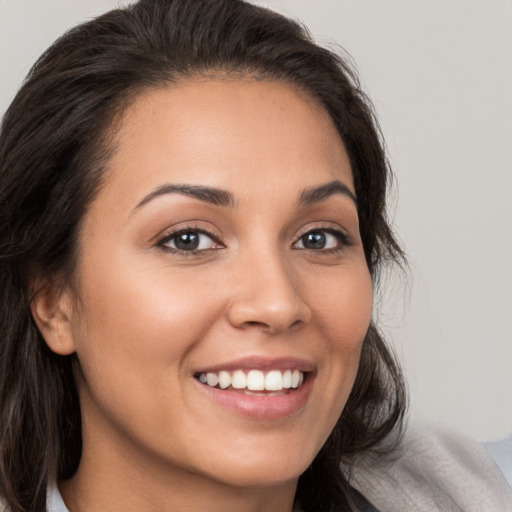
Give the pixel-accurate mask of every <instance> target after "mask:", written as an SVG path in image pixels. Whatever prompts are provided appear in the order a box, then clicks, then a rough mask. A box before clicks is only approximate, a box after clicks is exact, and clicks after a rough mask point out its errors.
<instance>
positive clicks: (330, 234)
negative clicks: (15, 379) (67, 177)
mask: <svg viewBox="0 0 512 512" xmlns="http://www.w3.org/2000/svg"><path fill="white" fill-rule="evenodd" d="M115 139H116V141H115V142H116V144H115V148H116V149H115V154H114V155H113V157H112V158H111V160H110V162H109V163H108V166H107V171H106V181H105V185H104V187H103V188H102V189H101V190H100V192H99V193H98V195H97V197H96V199H95V200H94V201H93V203H92V205H91V206H90V209H89V210H88V212H87V214H86V216H85V218H84V222H83V226H82V231H81V239H80V253H79V261H78V264H77V274H76V280H77V283H78V285H77V289H78V295H79V298H80V305H79V307H75V308H73V309H72V310H70V313H69V325H70V326H71V333H72V334H71V336H70V340H69V344H68V347H70V350H72V351H76V354H77V356H78V360H79V365H80V377H79V391H80V399H81V406H82V414H83V422H84V452H83V453H84V455H83V460H84V461H85V462H87V461H90V460H94V461H95V462H96V464H97V466H98V468H100V467H103V469H101V470H100V471H104V470H105V469H104V468H105V467H108V468H109V471H111V472H115V473H116V472H117V473H116V474H120V475H121V474H123V472H126V471H133V470H134V469H133V466H137V467H140V468H145V471H153V470H156V469H155V468H158V470H159V471H160V470H161V472H163V473H165V472H168V473H169V474H171V473H172V474H174V475H175V476H177V475H188V477H189V478H202V479H207V480H209V481H216V482H223V483H227V484H230V485H234V486H262V485H275V484H279V483H283V482H291V481H293V480H294V479H295V478H296V477H297V476H298V475H299V474H300V473H302V472H303V471H304V470H305V469H306V467H307V466H308V465H309V464H310V462H311V461H312V459H313V458H314V456H315V455H316V453H317V452H318V450H319V449H320V447H321V446H322V444H323V443H324V442H325V440H326V438H327V437H328V435H329V433H330V432H331V430H332V428H333V426H334V424H335V422H336V420H337V418H338V417H339V415H340V413H341V411H342V409H343V407H344V405H345V402H346V400H347V397H348V395H349V393H350V390H351V388H352V385H353V382H354V378H355V375H356V371H357V367H358V362H359V355H360V349H361V344H362V341H363V338H364V336H365V333H366V331H367V328H368V325H369V322H370V316H371V309H372V285H371V280H370V276H369V273H368V268H367V265H366V262H365V257H364V253H363V247H362V245H361V240H360V236H359V226H358V216H357V210H356V204H355V198H354V197H353V195H354V185H353V180H352V174H351V169H350V164H349V161H348V158H347V154H346V152H345V149H344V147H343V144H342V142H341V141H340V138H339V136H338V134H337V132H336V130H335V128H334V126H333V123H332V121H331V119H330V117H329V116H328V114H327V113H326V112H325V111H324V110H323V109H322V108H320V107H319V106H318V105H317V104H316V103H315V102H313V101H312V100H310V99H309V98H308V97H306V96H305V95H304V94H302V93H298V92H297V91H295V90H294V89H292V88H291V87H289V86H287V85H283V84H281V83H275V82H274V83H272V82H263V81H251V80H246V81H222V80H218V81H196V82H194V81H190V82H187V83H184V84H182V85H178V86H172V87H169V88H162V89H159V90H153V91H151V92H147V93H145V94H142V95H141V96H140V97H139V98H138V99H137V100H136V101H135V103H134V104H132V106H131V107H130V108H129V109H128V111H127V112H126V114H125V115H124V118H123V121H122V124H121V127H120V130H119V131H118V132H117V133H116V135H115ZM217 381H219V382H217ZM223 388H224V389H223ZM134 461H136V463H135V464H134ZM148 468H150V469H149V470H148ZM176 481H178V480H176Z"/></svg>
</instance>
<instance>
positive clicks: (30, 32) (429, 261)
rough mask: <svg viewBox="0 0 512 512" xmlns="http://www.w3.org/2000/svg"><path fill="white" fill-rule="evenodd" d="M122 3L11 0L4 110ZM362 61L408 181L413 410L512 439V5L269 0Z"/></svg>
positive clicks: (390, 299) (406, 309)
mask: <svg viewBox="0 0 512 512" xmlns="http://www.w3.org/2000/svg"><path fill="white" fill-rule="evenodd" d="M119 3H121V4H122V3H126V2H116V1H113V0H0V112H2V113H3V112H4V110H5V109H6V108H7V105H8V104H9V102H10V100H11V99H12V97H13V95H14V94H15V91H16V90H17V88H18V87H19V85H20V83H21V81H22V79H23V77H24V76H25V74H26V73H27V71H28V69H29V67H30V65H31V64H32V63H33V62H34V60H35V59H36V58H37V56H38V55H39V54H40V53H41V52H42V50H43V49H44V48H45V47H46V46H47V45H49V44H50V43H51V42H52V41H53V40H54V39H55V38H56V37H57V36H58V35H60V34H61V33H62V32H63V31H64V30H65V29H67V28H69V27H71V26H72V25H74V24H76V23H77V22H78V21H80V20H83V19H84V18H88V17H92V16H94V15H97V14H99V13H101V12H102V11H104V10H107V9H109V8H111V7H113V6H115V5H117V4H119ZM258 3H260V4H262V5H267V6H270V7H272V8H274V9H276V10H278V11H281V12H283V13H285V14H288V15H291V16H292V17H296V18H300V19H301V20H303V21H304V22H305V23H306V25H308V26H309V27H310V29H311V31H312V33H313V34H314V35H315V37H316V38H317V40H318V41H319V42H321V43H323V44H327V45H331V46H333V45H334V44H335V43H334V42H336V43H339V44H340V45H341V46H343V47H344V48H345V49H346V50H347V51H348V52H349V53H350V54H351V55H352V56H353V57H354V60H355V62H356V64H357V67H358V69H359V72H360V75H361V77H362V81H363V84H364V87H365V89H366V90H367V92H369V94H370V96H371V98H372V99H373V101H374V103H375V106H376V108H377V111H378V114H379V118H380V120H381V123H382V127H383V129H384V134H385V136H386V140H387V143H388V146H389V150H390V155H391V161H392V164H393V166H394V168H395V171H396V173H397V177H398V179H397V181H398V192H396V191H395V199H398V201H396V204H397V206H396V208H395V212H396V215H395V220H396V225H397V230H398V233H399V235H400V237H401V239H402V240H403V242H404V244H405V246H406V248H407V252H408V255H409V258H410V263H411V268H412V276H411V278H410V281H409V286H404V284H403V282H401V281H400V280H399V279H397V278H396V277H395V278H392V279H391V280H390V281H389V282H388V284H387V286H386V290H387V292H386V294H385V296H384V298H383V301H384V303H385V304H386V308H385V311H384V313H383V314H381V317H382V320H383V324H384V327H385V329H386V331H387V332H388V333H389V335H390V337H391V338H392V339H393V342H394V344H395V346H396V347H397V350H398V352H399V353H400V354H401V356H402V358H403V361H404V365H405V367H406V372H407V375H408V379H409V383H410V389H411V395H412V405H413V409H414V410H415V411H417V412H419V413H420V414H421V415H423V416H424V417H425V418H427V419H429V420H432V421H433V422H436V423H443V424H445V425H448V426H453V427H455V428H457V429H459V430H461V431H463V432H465V433H467V434H470V435H472V436H474V437H476V438H479V439H481V440H490V439H497V438H500V437H503V436H505V435H506V434H507V433H508V432H510V431H511V430H512V371H511V369H512V266H511V262H512V207H511V199H510V197H511V194H512V149H511V148H512V94H511V91H512V30H511V26H512V2H511V1H510V0H486V1H483V0H447V1H442V0H431V1H427V0H320V1H312V0H266V1H258Z"/></svg>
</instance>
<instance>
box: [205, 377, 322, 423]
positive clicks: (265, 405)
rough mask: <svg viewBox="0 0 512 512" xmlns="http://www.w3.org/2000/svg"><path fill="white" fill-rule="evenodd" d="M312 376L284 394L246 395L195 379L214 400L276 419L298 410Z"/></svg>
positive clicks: (247, 413)
mask: <svg viewBox="0 0 512 512" xmlns="http://www.w3.org/2000/svg"><path fill="white" fill-rule="evenodd" d="M313 380H314V376H313V375H312V374H309V375H308V377H307V379H305V380H304V383H303V384H302V385H301V386H300V388H297V389H295V390H293V391H290V392H289V393H285V394H284V395H264V394H261V395H246V394H244V393H243V392H239V391H228V390H223V389H219V388H212V387H211V386H208V385H206V384H202V383H200V382H199V381H196V382H197V384H198V386H200V387H201V389H202V390H203V391H204V392H205V393H206V394H207V395H208V397H209V398H211V399H212V400H213V401H214V402H217V403H218V404H220V405H222V406H224V407H226V408H228V409H231V410H232V411H234V412H236V413H238V414H241V415H243V416H249V417H253V418H261V419H276V418H284V417H286V416H290V415H292V414H294V413H296V412H298V411H300V410H301V409H302V408H303V407H304V406H305V405H306V402H307V400H308V397H309V394H310V392H311V387H312V383H313Z"/></svg>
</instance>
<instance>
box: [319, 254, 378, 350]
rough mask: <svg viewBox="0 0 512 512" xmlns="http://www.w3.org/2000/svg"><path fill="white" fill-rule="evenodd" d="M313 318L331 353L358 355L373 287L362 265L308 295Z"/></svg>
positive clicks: (367, 320)
mask: <svg viewBox="0 0 512 512" xmlns="http://www.w3.org/2000/svg"><path fill="white" fill-rule="evenodd" d="M311 295H312V300H311V303H312V304H314V312H315V314H314V316H315V318H316V321H317V322H318V325H319V326H320V328H321V329H322V331H323V332H324V337H325V339H326V340H328V344H329V347H330V349H331V350H333V351H336V352H338V351H339V352H340V353H345V354H346V355H347V356H348V355H350V354H359V351H360V348H361V345H362V342H363V339H364V337H365V335H366V332H367V330H368V327H369V324H370V320H371V316H372V307H373V287H372V282H371V277H370V274H369V272H368V269H367V267H366V265H363V264H360V265H357V266H354V267H352V268H351V269H350V271H347V272H343V273H340V276H339V277H338V279H336V276H334V278H331V279H330V280H329V281H327V282H326V283H325V286H324V287H323V288H322V289H321V290H316V291H315V292H312V294H311Z"/></svg>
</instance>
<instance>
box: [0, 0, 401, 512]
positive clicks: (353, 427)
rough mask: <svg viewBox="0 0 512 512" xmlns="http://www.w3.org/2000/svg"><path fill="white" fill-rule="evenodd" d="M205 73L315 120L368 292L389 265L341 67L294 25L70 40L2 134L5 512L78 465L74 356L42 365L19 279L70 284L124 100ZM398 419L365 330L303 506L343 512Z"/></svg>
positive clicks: (268, 15) (223, 18) (192, 4)
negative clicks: (320, 119) (336, 172)
mask: <svg viewBox="0 0 512 512" xmlns="http://www.w3.org/2000/svg"><path fill="white" fill-rule="evenodd" d="M219 73H221V74H231V73H233V74H235V75H236V76H240V75H242V76H243V75H252V76H256V77H258V78H261V79H269V80H279V81H283V82H286V83H288V84H291V85H293V86H294V87H297V88H299V89H301V90H303V91H305V92H306V93H307V94H309V95H310V96H311V97H313V98H315V99H316V101H317V102H318V103H319V104H320V105H322V106H323V107H324V108H325V109H326V111H327V112H328V113H329V114H330V116H331V118H332V120H333V121H334V123H335V125H336V127H337V129H338V132H339V134H340V137H341V139H342V141H343V143H344V145H345V147H346V150H347V153H348V155H349V158H350V162H351V166H352V172H353V176H354V184H355V191H356V195H357V198H358V214H359V219H360V229H361V236H362V240H363V245H364V250H365V255H366V261H367V263H368V267H369V269H370V273H371V275H372V278H373V280H374V283H377V280H378V276H379V272H380V271H381V270H382V268H383V267H384V266H385V265H387V264H388V263H391V262H399V263H400V262H403V253H402V251H401V249H400V247H399V245H398V243H397V242H396V239H395V238H394V236H393V233H392V231H391V229H390V227H389V223H388V221H387V218H386V208H385V207H386V190H387V187H388V185H389V180H390V177H391V174H390V170H389V166H388V162H387V160H386V155H385V151H384V146H383V142H382V138H381V135H380V131H379V128H378V124H377V122H376V119H375V117H374V114H373V111H372V108H371V105H370V103H369V101H368V99H367V98H366V96H365V95H364V93H363V92H362V91H361V88H360V86H359V83H358V80H357V77H356V76H355V74H354V72H353V71H352V70H351V68H350V66H349V65H348V64H347V59H343V58H341V57H340V56H337V55H336V54H334V53H332V52H331V51H328V50H326V49H323V48H321V47H319V46H317V45H316V44H315V43H314V42H313V41H312V39H311V38H310V36H309V34H308V33H307V31H306V30H305V29H304V28H303V27H301V26H300V25H299V24H297V23H296V22H294V21H291V20H289V19H287V18H285V17H283V16H281V15H278V14H276V13H274V12H272V11H269V10H266V9H263V8H260V7H256V6H254V5H251V4H249V3H246V2H243V1H240V0H194V1H192V0H141V1H139V2H138V3H136V4H135V5H133V6H130V7H127V8H124V9H117V10H113V11H110V12H108V13H106V14H104V15H103V16H100V17H98V18H96V19H94V20H92V21H89V22H88V23H85V24H83V25H80V26H78V27H76V28H74V29H72V30H71V31H69V32H68V33H67V34H65V35H64V36H63V37H62V38H60V39H59V40H58V41H57V42H56V43H54V44H53V45H52V46H51V47H50V48H49V49H48V50H47V51H46V52H45V53H44V54H43V55H42V57H41V58H40V59H39V60H38V62H37V63H36V64H35V66H34V67H33V68H32V70H31V71H30V74H29V75H28V77H27V80H26V82H25V83H24V85H23V86H22V88H21V89H20V91H19V92H18V94H17V96H16V97H15V99H14V101H13V102H12V104H11V105H10V107H9V109H8V110H7V112H6V114H5V116H4V119H3V123H2V127H1V133H0V180H1V181H0V290H2V297H1V300H0V495H1V496H2V497H3V499H4V501H5V504H6V505H7V506H8V507H9V509H10V510H12V511H14V512H21V511H26V510H29V511H44V510H45V509H46V504H45V500H46V487H47V485H48V483H49V482H50V483H51V482H52V481H54V480H55V479H63V478H64V479H65V478H68V477H70V476H72V475H73V474H74V472H75V471H76V469H77V466H78V463H79V460H80V456H81V420H80V406H79V401H78V396H77V390H76V385H75V380H74V377H73V371H72V359H73V358H72V357H61V356H58V355H56V354H54V353H53V352H51V351H50V350H49V349H48V347H47V345H46V344H45V342H44V340H43V338H42V336H41V334H40V333H39V331H38V329H37V328H36V326H35V323H34V321H33V319H32V316H31V313H30V301H31V293H32V291H31V290H30V287H29V276H30V275H31V273H32V272H34V271H35V270H37V272H39V274H41V275H43V276H44V277H45V278H46V279H60V280H62V281H63V282H67V281H68V280H69V279H71V277H72V275H73V269H74V261H75V256H76V251H77V240H78V233H79V227H80V221H81V219H82V218H83V216H84V214H85V212H86V209H87V205H88V204H89V202H90V201H91V199H92V198H93V197H94V195H95V193H96V192H97V190H98V187H99V186H100V185H101V178H102V174H103V171H104V168H105V165H106V163H107V161H108V157H109V154H110V152H111V151H112V148H111V147H110V146H109V137H108V132H109V129H110V128H112V126H113V123H114V121H115V120H116V119H118V118H119V116H121V115H122V113H123V111H124V109H125V108H126V106H127V105H128V103H129V102H130V101H131V99H132V98H134V97H135V96H136V95H137V94H138V93H140V92H142V91H143V90H145V89H148V88H152V87H161V86H165V85H169V84H172V83H175V82H177V81H182V80H186V79H187V78H189V77H192V76H194V77H196V76H204V77H208V76H210V75H211V74H219ZM404 411H405V391H404V383H403V380H402V375H401V372H400V369H399V367H398V365H397V363H396V361H395V358H394V356H393V355H392V352H390V350H389V349H388V348H387V347H386V345H385V343H384V341H383V338H382V336H381V335H380V334H379V332H378V330H377V328H376V327H375V325H374V324H373V323H372V325H370V328H369V331H368V334H367V336H366V338H365V340H364V343H363V348H362V355H361V362H360V367H359V371H358V374H357V378H356V382H355V384H354V388H353V390H352V393H351V395H350V397H349V399H348V402H347V404H346V406H345V409H344V411H343V413H342V415H341V417H340V419H339V421H338V423H337V425H336V427H335V429H334V431H333V432H332V434H331V436H330V438H329V439H328V441H327V443H326V444H325V446H324V447H323V448H322V450H321V452H320V453H319V454H318V456H317V457H316V458H315V460H314V461H313V462H312V464H311V466H310V468H309V469H308V470H307V471H306V472H305V473H304V474H303V475H302V476H301V477H300V480H299V486H298V491H297V499H298V500H300V503H301V506H302V508H303V509H304V510H305V511H306V512H307V511H314V512H322V511H334V510H350V509H351V508H352V507H355V505H354V502H353V497H352V494H351V488H350V485H349V478H350V465H351V462H352V460H353V457H354V456H355V455H357V454H360V453H362V452H365V451H368V450H376V449H378V448H379V446H382V442H383V441H384V440H385V439H386V438H389V436H390V434H392V433H393V434H394V433H396V432H400V429H401V425H402V421H403V416H404ZM340 464H342V465H343V467H344V468H347V470H346V471H344V472H342V471H340Z"/></svg>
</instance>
